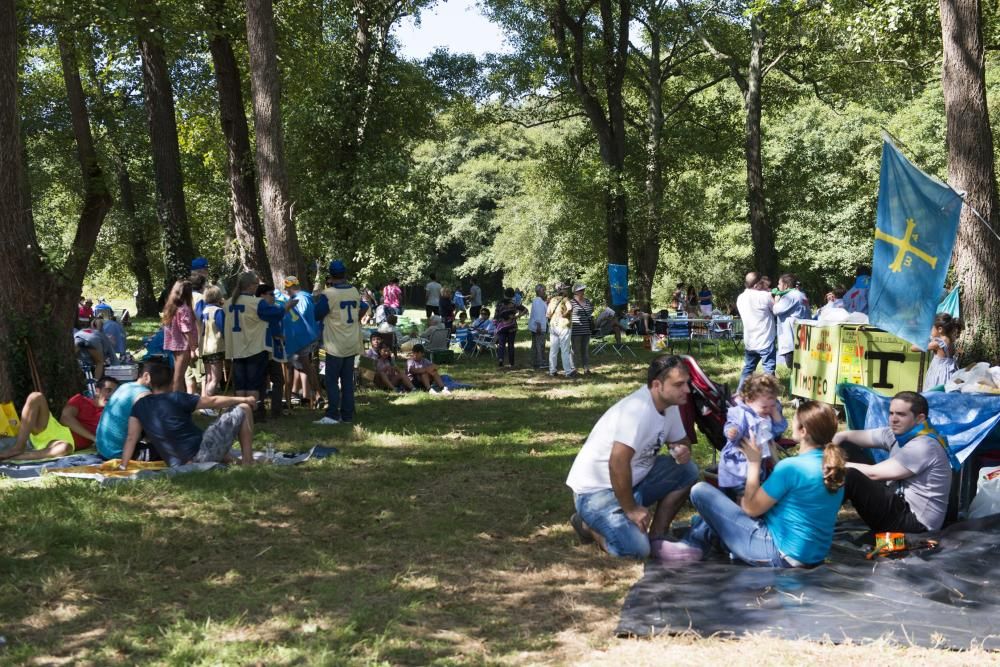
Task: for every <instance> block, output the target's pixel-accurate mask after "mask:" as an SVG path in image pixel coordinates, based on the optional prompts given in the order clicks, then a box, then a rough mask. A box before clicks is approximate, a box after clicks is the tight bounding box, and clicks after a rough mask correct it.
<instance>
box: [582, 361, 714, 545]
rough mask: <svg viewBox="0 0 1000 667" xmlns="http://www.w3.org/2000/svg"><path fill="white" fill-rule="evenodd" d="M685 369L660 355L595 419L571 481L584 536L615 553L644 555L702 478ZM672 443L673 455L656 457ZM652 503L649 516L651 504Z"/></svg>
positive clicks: (669, 448)
mask: <svg viewBox="0 0 1000 667" xmlns="http://www.w3.org/2000/svg"><path fill="white" fill-rule="evenodd" d="M689 393H690V389H689V388H688V372H687V369H686V368H685V367H684V362H683V361H681V358H680V357H677V356H661V357H657V358H656V359H654V360H653V361H652V363H650V365H649V370H648V371H647V372H646V385H645V386H643V387H640V388H639V389H637V390H636V391H634V392H633V393H631V394H629V395H628V396H626V397H625V398H623V399H622V400H620V401H618V402H617V403H615V404H614V405H612V406H611V407H610V408H609V409H608V411H607V412H605V413H604V415H603V416H602V417H601V418H600V419H599V420H598V422H597V424H596V425H594V428H593V430H591V432H590V436H589V437H588V438H587V442H585V443H584V445H583V448H582V449H581V450H580V453H579V454H577V456H576V460H575V461H574V462H573V467H572V468H571V469H570V471H569V477H568V478H567V480H566V484H567V486H569V487H570V488H571V489H572V490H573V503H574V505H575V506H576V513H575V514H573V516H572V517H570V523H571V524H572V525H573V528H574V529H576V532H577V534H578V535H579V537H580V540H581V541H582V542H592V541H594V540H596V541H597V543H598V544H599V545H600V546H601V548H603V549H604V550H605V551H607V552H608V553H609V554H611V555H612V556H624V557H628V558H640V559H642V558H646V557H647V556H649V553H650V541H651V540H662V539H663V538H664V535H665V534H666V532H667V529H668V528H669V527H670V522H671V521H673V518H674V515H676V514H677V510H678V509H679V508H680V506H681V505H682V504H683V503H684V501H685V500H687V497H688V493H689V492H690V490H691V487H692V486H693V485H694V483H695V482H697V481H698V466H697V465H695V464H694V463H693V462H692V461H691V448H690V442H691V441H690V440H689V439H688V437H687V433H686V432H685V430H684V424H683V422H682V421H681V414H680V409H679V408H678V406H680V405H683V404H684V403H686V402H687V399H688V394H689ZM662 448H667V450H668V451H669V455H659V454H660V450H661V449H662ZM650 505H655V506H656V510H655V512H654V514H652V515H650V513H649V510H647V509H646V507H647V506H650Z"/></svg>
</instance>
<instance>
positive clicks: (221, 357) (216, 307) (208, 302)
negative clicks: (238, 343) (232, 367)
mask: <svg viewBox="0 0 1000 667" xmlns="http://www.w3.org/2000/svg"><path fill="white" fill-rule="evenodd" d="M225 322H226V312H225V311H224V310H223V309H222V290H221V289H219V288H218V287H216V286H215V285H212V286H211V287H209V288H208V289H206V290H205V300H204V308H203V310H202V311H201V324H202V326H201V345H200V348H201V361H202V363H203V364H205V383H204V384H203V385H202V387H201V395H202V396H214V395H215V394H217V393H218V392H219V389H221V388H222V384H223V380H222V365H223V362H224V361H225V357H226V339H225V335H224V334H225Z"/></svg>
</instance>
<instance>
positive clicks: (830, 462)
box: [795, 401, 847, 493]
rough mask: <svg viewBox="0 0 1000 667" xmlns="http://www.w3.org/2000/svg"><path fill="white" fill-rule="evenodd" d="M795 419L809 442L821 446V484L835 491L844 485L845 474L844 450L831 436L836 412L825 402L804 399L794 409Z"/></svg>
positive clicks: (835, 428) (835, 422)
mask: <svg viewBox="0 0 1000 667" xmlns="http://www.w3.org/2000/svg"><path fill="white" fill-rule="evenodd" d="M795 420H796V421H797V422H798V424H799V426H801V427H802V428H804V429H805V430H806V435H807V436H809V442H810V443H813V444H814V445H815V446H817V447H822V448H823V486H825V487H826V490H827V491H829V492H830V493H835V492H836V491H837V490H838V489H839V488H840V487H842V486H843V485H844V478H845V477H846V476H847V457H846V456H845V455H844V450H842V449H841V448H840V447H839V446H837V445H834V444H833V436H834V435H835V434H836V433H837V413H836V412H834V411H833V408H831V407H830V406H829V405H826V404H825V403H820V402H818V401H806V402H804V403H802V404H801V405H800V406H799V408H798V410H796V411H795ZM820 443H827V444H820Z"/></svg>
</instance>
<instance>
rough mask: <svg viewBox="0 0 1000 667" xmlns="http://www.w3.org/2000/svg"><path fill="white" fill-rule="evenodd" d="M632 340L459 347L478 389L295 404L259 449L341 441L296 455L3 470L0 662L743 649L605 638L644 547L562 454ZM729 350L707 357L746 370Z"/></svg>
mask: <svg viewBox="0 0 1000 667" xmlns="http://www.w3.org/2000/svg"><path fill="white" fill-rule="evenodd" d="M525 353H526V352H525V351H524V350H522V349H519V354H520V355H523V354H525ZM639 354H640V357H641V358H642V360H641V361H640V362H638V363H632V362H631V361H629V362H628V363H623V364H619V363H618V362H617V360H616V359H614V358H612V357H604V358H601V359H599V360H597V361H599V363H598V365H597V366H596V368H597V370H598V373H596V374H594V375H592V376H588V377H585V378H581V379H579V380H573V381H567V380H564V379H562V378H555V379H553V378H549V377H548V376H547V375H545V374H544V373H535V372H533V371H528V370H523V369H522V370H515V371H512V372H511V371H504V372H501V371H497V369H496V367H495V366H494V365H493V362H492V360H488V359H481V360H475V361H471V362H470V361H463V362H460V363H457V364H452V365H450V366H448V367H446V368H445V369H444V370H445V372H447V373H449V374H451V375H452V376H453V377H455V378H456V379H458V380H459V381H465V382H469V383H472V384H475V385H476V389H474V390H469V391H457V392H455V394H454V396H452V397H450V398H449V397H435V396H429V395H427V394H410V395H394V394H388V393H383V392H377V391H374V390H371V389H364V390H362V391H360V392H359V395H358V414H357V418H356V423H355V425H354V426H353V427H349V426H346V425H339V426H319V425H314V424H313V423H312V421H313V420H314V419H316V418H317V417H318V413H316V412H314V411H310V410H306V409H301V408H297V409H294V410H293V411H292V412H291V414H290V415H289V416H287V417H283V418H280V419H276V420H268V421H267V422H265V423H263V424H261V425H260V428H259V430H258V433H257V438H256V443H257V446H258V447H262V446H263V443H265V442H272V443H274V444H275V445H276V447H277V448H278V449H280V450H282V451H300V450H304V449H306V448H308V447H310V446H312V445H315V444H323V445H326V446H335V447H337V448H338V449H339V450H340V453H339V454H338V455H335V456H332V457H330V458H327V459H324V460H321V461H310V462H307V463H305V464H303V465H299V466H293V467H278V466H274V467H272V466H254V467H252V468H248V469H243V468H239V467H234V468H231V469H227V470H222V471H214V472H210V473H205V474H198V475H185V476H179V477H175V478H170V479H157V480H151V481H144V482H140V483H133V484H125V485H118V486H114V487H108V488H103V487H98V486H96V485H94V484H92V483H89V482H86V481H82V480H55V479H45V480H42V481H41V482H39V483H37V484H36V485H21V484H15V483H13V482H3V481H0V532H2V534H3V535H4V540H3V542H2V543H0V609H3V610H4V614H3V616H4V623H3V630H2V634H4V635H5V636H6V638H7V641H8V648H7V649H6V651H5V652H4V653H0V662H5V661H9V662H11V663H31V662H32V661H36V662H38V663H44V664H58V663H60V662H62V663H88V662H89V663H96V664H137V663H148V662H155V663H161V664H178V665H181V664H183V665H187V664H213V665H214V664H233V665H237V664H238V665H242V664H267V665H282V664H288V665H290V664H317V665H327V664H355V663H358V664H362V663H363V664H371V663H386V664H421V665H422V664H430V663H444V664H467V663H475V664H481V663H490V664H494V663H501V664H525V663H532V664H534V663H579V662H581V661H582V660H583V659H585V658H588V657H591V656H593V655H594V652H595V651H596V652H598V653H597V654H596V656H595V657H601V658H603V660H602V661H603V662H605V663H607V662H613V663H615V664H630V663H633V662H635V663H639V664H642V662H643V661H646V662H650V663H651V662H654V661H656V662H657V664H662V662H663V660H664V659H665V658H664V657H663V656H666V655H668V653H663V651H669V652H670V653H669V654H672V653H673V652H674V651H675V650H676V651H679V652H678V653H677V655H679V656H680V658H679V664H685V661H687V660H688V659H692V658H693V656H695V655H697V654H698V652H699V651H700V650H704V651H708V653H705V655H706V656H716V657H719V658H720V661H721V659H722V658H721V656H722V655H723V654H724V653H725V651H723V650H722V649H720V648H719V647H720V646H721V647H728V657H727V658H726V659H728V660H730V661H731V660H732V656H733V652H734V650H739V649H738V648H734V647H735V646H736V645H735V644H733V643H731V642H722V641H720V640H690V639H688V640H685V641H686V642H687V643H684V642H680V643H675V644H671V643H662V642H663V641H664V640H657V641H655V642H645V643H633V642H619V641H617V640H615V639H613V638H612V637H611V634H610V633H611V631H612V629H613V628H614V624H615V621H616V620H617V616H618V612H619V608H620V606H621V602H622V599H623V598H624V595H625V593H626V591H627V590H628V587H629V586H630V585H631V584H632V583H633V582H634V581H635V580H636V579H638V577H639V575H640V573H641V565H640V564H638V563H634V562H628V561H621V560H615V559H611V558H608V557H606V556H604V555H603V554H601V553H600V552H599V551H598V550H597V549H596V548H595V547H593V546H581V545H579V544H577V541H576V537H575V533H574V532H573V530H572V528H571V527H570V526H569V524H568V523H567V519H568V517H569V515H570V513H571V512H572V498H571V493H570V491H569V489H568V488H567V487H566V486H565V478H566V474H567V472H568V470H569V466H570V464H571V462H572V460H573V457H574V456H575V454H576V452H577V451H578V449H579V447H580V446H581V445H582V443H583V441H584V439H585V438H586V435H587V433H588V432H589V430H590V428H591V427H592V425H593V424H594V422H595V421H596V420H597V418H598V417H599V416H600V414H601V413H602V412H603V410H604V409H606V408H607V407H608V406H610V405H611V404H612V403H613V402H614V401H616V400H618V398H620V397H621V396H624V395H625V394H627V393H629V392H631V391H633V390H634V389H635V388H636V387H638V386H640V384H641V383H642V382H643V380H644V377H643V376H644V366H645V363H646V361H647V360H648V359H649V358H651V355H650V354H649V353H648V352H646V351H640V352H639ZM522 358H524V357H523V356H522ZM738 361H739V360H738V359H737V357H736V356H735V355H725V356H723V358H722V360H721V361H718V360H716V359H715V357H714V356H712V357H710V358H706V359H705V363H704V366H705V367H706V370H707V371H708V372H709V374H710V375H712V377H714V378H716V379H719V377H717V376H722V377H723V378H724V377H726V376H733V377H735V375H736V374H738V371H739V368H738V365H737V364H738ZM695 457H696V459H697V460H699V461H701V462H707V461H710V460H711V449H710V448H709V447H708V446H707V445H706V444H704V443H699V444H697V445H696V446H695ZM690 512H691V510H690V509H685V510H683V511H682V515H683V516H687V515H689V514H690ZM699 642H700V643H699ZM774 644H775V645H776V646H779V647H780V646H781V645H782V643H781V642H777V641H775V642H774ZM752 645H753V646H756V644H752ZM699 646H701V647H702V648H699ZM838 650H839V649H835V648H822V649H816V651H813V653H810V654H804V655H810V656H811V657H810V660H812V659H813V657H815V658H816V660H819V659H820V658H823V657H824V656H832V655H837V653H836V651H838ZM713 651H714V652H713ZM769 651H770V652H768V653H765V655H767V656H770V657H774V656H779V655H780V652H778V651H777V649H775V650H773V651H771V650H770V649H769ZM847 655H851V656H855V654H853V653H851V654H847ZM915 655H920V656H922V657H923V656H926V655H928V654H924V653H920V654H915ZM935 655H936V654H935ZM658 657H659V658H660V659H659V660H658V661H657V658H658ZM671 661H672V662H673V660H672V659H671ZM709 662H715V660H710V661H709ZM689 664H690V663H689ZM700 664H706V663H704V662H702V663H700Z"/></svg>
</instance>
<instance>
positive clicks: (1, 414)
mask: <svg viewBox="0 0 1000 667" xmlns="http://www.w3.org/2000/svg"><path fill="white" fill-rule="evenodd" d="M20 424H21V420H20V419H19V418H18V416H17V410H15V409H14V404H13V403H2V404H0V437H7V438H14V437H17V429H18V427H19V426H20Z"/></svg>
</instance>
